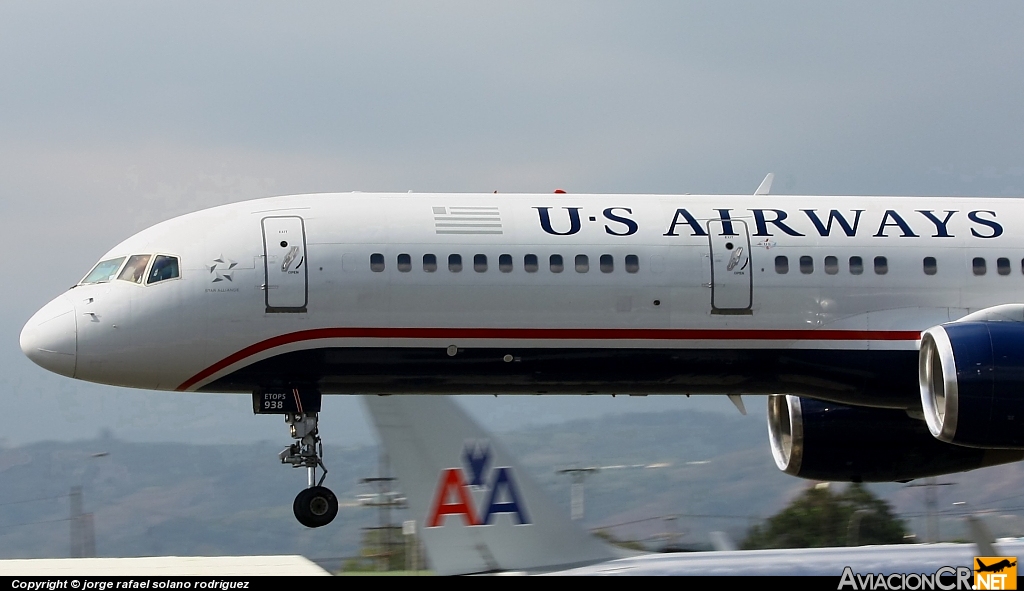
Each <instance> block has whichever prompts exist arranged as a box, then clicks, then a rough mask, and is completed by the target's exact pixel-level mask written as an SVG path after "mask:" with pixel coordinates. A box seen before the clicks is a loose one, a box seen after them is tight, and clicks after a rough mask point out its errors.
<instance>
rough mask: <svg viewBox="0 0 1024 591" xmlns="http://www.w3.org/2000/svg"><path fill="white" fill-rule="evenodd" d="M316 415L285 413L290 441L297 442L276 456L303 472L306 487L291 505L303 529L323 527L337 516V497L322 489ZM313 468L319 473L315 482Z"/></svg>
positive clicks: (323, 473) (324, 472) (323, 468)
mask: <svg viewBox="0 0 1024 591" xmlns="http://www.w3.org/2000/svg"><path fill="white" fill-rule="evenodd" d="M317 414H318V413H315V412H307V413H289V414H286V415H285V416H284V422H285V423H286V424H287V425H288V426H289V428H290V432H291V436H292V438H293V439H297V440H298V441H296V442H295V443H293V444H291V445H289V446H288V447H286V448H284V450H283V451H282V452H281V453H279V454H277V457H278V458H280V459H281V463H282V464H291V465H292V467H295V468H305V469H306V481H307V488H306V489H305V490H303V491H300V492H299V494H298V495H296V497H295V502H294V503H292V510H293V511H294V512H295V519H298V520H299V523H301V524H302V525H305V526H306V527H321V526H324V525H327V524H328V523H330V522H331V521H333V520H334V517H335V516H336V515H337V514H338V497H336V496H335V495H334V493H333V492H331V489H329V488H327V487H326V486H323V483H324V479H325V478H327V467H326V466H324V461H323V454H324V444H323V442H322V441H321V440H320V435H319V433H318V431H317ZM317 468H319V469H320V471H321V474H320V480H317V479H316V471H317Z"/></svg>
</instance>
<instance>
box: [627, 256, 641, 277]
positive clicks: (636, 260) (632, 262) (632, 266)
mask: <svg viewBox="0 0 1024 591" xmlns="http://www.w3.org/2000/svg"><path fill="white" fill-rule="evenodd" d="M639 270H640V257H638V256H636V255H635V254H627V255H626V272H627V273H636V272H637V271H639Z"/></svg>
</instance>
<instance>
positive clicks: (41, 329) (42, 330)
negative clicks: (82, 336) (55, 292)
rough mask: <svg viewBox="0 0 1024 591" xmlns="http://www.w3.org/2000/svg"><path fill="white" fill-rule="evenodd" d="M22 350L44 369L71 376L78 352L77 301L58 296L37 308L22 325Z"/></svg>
mask: <svg viewBox="0 0 1024 591" xmlns="http://www.w3.org/2000/svg"><path fill="white" fill-rule="evenodd" d="M21 350H22V352H24V353H25V356H26V357H28V358H29V359H31V360H32V362H33V363H35V364H36V365H38V366H39V367H42V368H43V369H46V370H49V371H52V372H53V373H57V374H60V375H62V376H67V377H69V378H72V377H74V376H75V358H76V356H77V353H78V327H77V322H76V318H75V305H74V304H73V303H72V302H71V300H70V299H69V298H68V297H67V296H63V295H62V296H58V297H57V298H56V299H54V300H53V301H52V302H50V303H49V304H46V305H45V306H43V307H42V308H41V309H40V310H39V311H38V312H36V313H35V314H34V315H33V316H32V318H29V321H28V322H27V323H25V328H23V329H21Z"/></svg>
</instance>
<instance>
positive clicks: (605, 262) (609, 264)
mask: <svg viewBox="0 0 1024 591" xmlns="http://www.w3.org/2000/svg"><path fill="white" fill-rule="evenodd" d="M1021 264H1022V265H1024V263H1021ZM614 270H615V259H614V258H612V255H610V254H603V255H601V272H602V273H611V272H612V271H614Z"/></svg>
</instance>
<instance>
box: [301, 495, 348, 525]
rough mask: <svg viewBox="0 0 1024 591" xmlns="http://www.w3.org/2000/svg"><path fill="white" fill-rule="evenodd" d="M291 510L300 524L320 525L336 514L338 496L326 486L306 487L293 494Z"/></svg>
mask: <svg viewBox="0 0 1024 591" xmlns="http://www.w3.org/2000/svg"><path fill="white" fill-rule="evenodd" d="M292 511H294V512H295V519H298V520H299V523H301V524H302V525H304V526H306V527H321V526H324V525H327V524H328V523H330V522H331V521H334V518H335V516H337V515H338V497H336V496H335V495H334V493H333V492H331V489H329V488H327V487H326V486H314V487H311V488H307V489H304V490H301V491H299V494H297V495H295V502H294V503H292Z"/></svg>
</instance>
